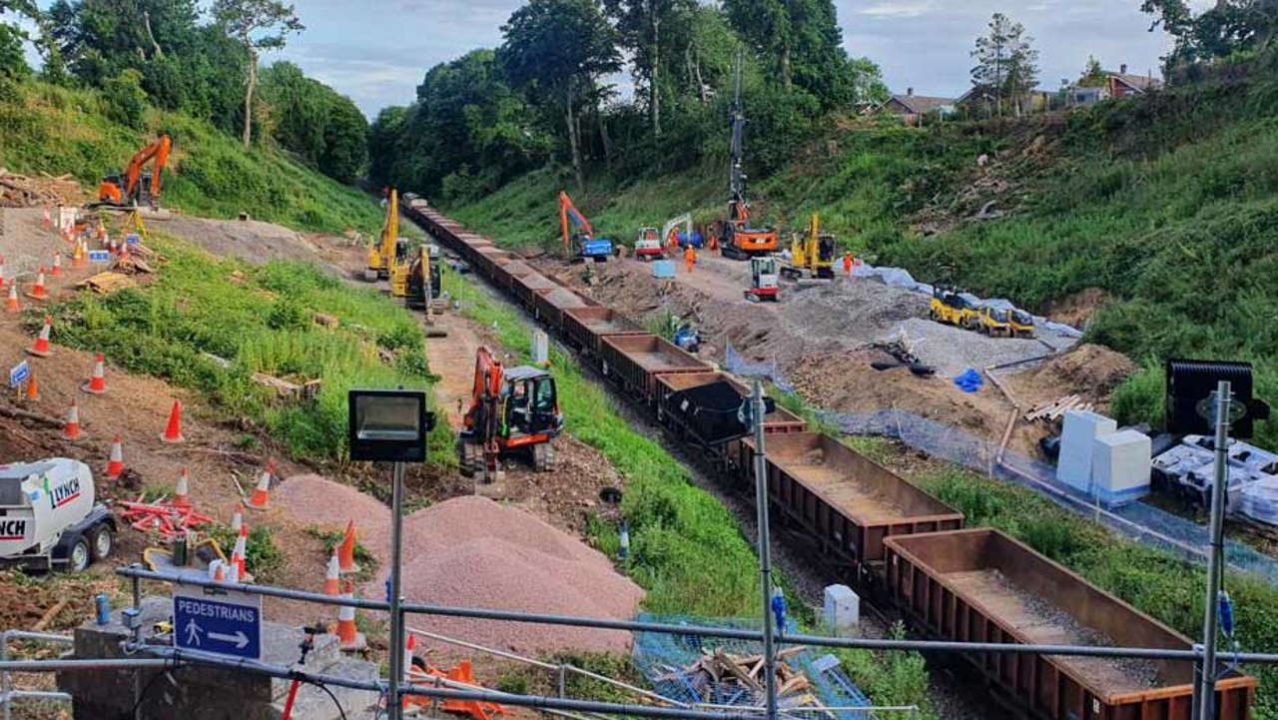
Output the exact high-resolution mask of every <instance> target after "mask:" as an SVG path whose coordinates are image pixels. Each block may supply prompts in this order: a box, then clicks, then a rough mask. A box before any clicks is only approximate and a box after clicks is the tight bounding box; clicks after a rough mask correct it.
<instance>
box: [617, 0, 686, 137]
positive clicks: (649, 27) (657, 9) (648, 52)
mask: <svg viewBox="0 0 1278 720" xmlns="http://www.w3.org/2000/svg"><path fill="white" fill-rule="evenodd" d="M604 7H605V9H606V10H607V11H608V14H609V15H611V16H612V17H613V18H615V20H616V22H617V32H618V34H619V37H620V42H621V46H622V47H624V48H625V49H627V50H629V51H630V53H631V55H632V57H633V63H634V76H635V80H636V81H637V82H638V84H641V85H646V86H647V89H648V119H649V122H650V123H651V126H652V134H653V135H654V136H657V137H660V135H661V95H662V92H663V91H664V90H665V87H664V86H663V80H664V77H663V75H662V72H663V70H664V65H665V64H666V63H670V62H674V61H675V59H676V58H683V57H684V56H685V54H686V51H687V48H688V46H689V43H690V41H691V33H690V32H688V27H689V25H690V21H691V20H692V17H693V13H694V11H695V9H696V1H695V0H604ZM663 28H665V31H664V32H663V30H662V29H663Z"/></svg>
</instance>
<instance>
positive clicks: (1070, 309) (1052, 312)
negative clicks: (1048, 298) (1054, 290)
mask: <svg viewBox="0 0 1278 720" xmlns="http://www.w3.org/2000/svg"><path fill="white" fill-rule="evenodd" d="M1113 300H1114V296H1112V295H1110V294H1109V293H1107V292H1105V291H1104V290H1102V289H1100V288H1087V289H1086V290H1082V291H1080V292H1076V293H1074V294H1073V295H1070V296H1069V297H1066V298H1063V299H1062V300H1059V301H1057V302H1054V303H1052V304H1051V305H1050V306H1049V307H1048V309H1047V315H1048V317H1050V318H1051V319H1053V320H1055V321H1056V322H1058V323H1064V324H1065V325H1071V326H1073V327H1076V328H1078V329H1079V330H1082V329H1084V328H1086V327H1087V323H1089V322H1091V319H1092V317H1093V316H1095V315H1096V313H1097V312H1099V311H1100V310H1101V308H1103V307H1105V306H1106V305H1108V304H1109V303H1110V302H1112V301H1113Z"/></svg>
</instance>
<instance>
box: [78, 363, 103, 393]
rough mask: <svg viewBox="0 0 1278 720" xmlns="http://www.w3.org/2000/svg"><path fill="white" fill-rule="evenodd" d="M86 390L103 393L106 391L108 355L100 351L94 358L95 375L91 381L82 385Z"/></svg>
mask: <svg viewBox="0 0 1278 720" xmlns="http://www.w3.org/2000/svg"><path fill="white" fill-rule="evenodd" d="M80 389H81V390H83V391H84V392H87V393H90V394H92V395H101V394H103V393H105V392H106V389H107V388H106V357H105V356H103V355H102V353H98V354H97V355H96V356H95V357H94V358H93V375H91V376H90V377H89V381H88V382H87V383H84V384H83V385H81V386H80Z"/></svg>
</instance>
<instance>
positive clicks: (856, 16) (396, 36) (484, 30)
mask: <svg viewBox="0 0 1278 720" xmlns="http://www.w3.org/2000/svg"><path fill="white" fill-rule="evenodd" d="M294 2H295V3H296V7H297V12H298V14H299V15H300V16H301V18H302V21H303V22H304V23H305V24H306V28H307V29H306V32H304V33H303V34H302V35H300V36H297V37H294V38H291V39H290V41H289V45H288V47H287V48H285V49H284V50H283V51H281V52H275V53H269V54H267V56H266V57H265V58H264V61H265V62H268V63H269V62H271V60H272V59H273V58H283V59H287V60H291V61H293V62H295V63H297V64H298V65H300V66H301V67H302V68H303V69H304V70H305V71H306V72H307V74H309V75H311V76H313V77H315V78H318V79H319V80H321V81H323V82H325V83H327V84H329V85H331V86H333V87H334V88H336V89H337V90H338V91H339V92H342V93H344V94H346V95H349V96H350V97H351V98H352V99H353V100H355V102H356V103H357V104H358V105H359V106H360V108H361V109H362V110H363V111H364V113H365V114H367V115H368V116H369V117H370V118H371V117H373V116H375V115H376V114H377V111H378V110H380V109H381V108H383V107H386V106H387V105H404V104H407V103H409V102H412V101H413V99H414V96H415V90H416V87H417V84H418V83H419V82H421V79H422V76H423V75H425V73H426V70H427V69H429V68H430V67H431V66H432V65H435V64H436V63H439V62H443V61H446V60H451V59H452V58H455V57H457V56H459V55H461V54H463V53H465V52H467V51H469V50H473V49H475V48H480V47H495V46H496V45H498V44H499V43H500V42H501V29H500V28H501V25H502V23H504V22H505V21H506V19H507V18H508V17H510V14H511V12H513V11H514V10H515V9H516V8H517V7H519V6H520V5H521V4H522V3H521V0H382V1H380V2H371V1H369V0H294ZM1190 2H1191V4H1192V5H1194V6H1196V7H1198V8H1202V7H1205V6H1207V5H1209V4H1210V3H1212V2H1214V0H1190ZM42 4H46V3H45V2H43V1H42ZM835 5H836V6H837V7H838V11H839V24H840V25H841V26H842V27H843V44H844V46H845V47H846V48H847V50H848V52H850V53H852V54H853V55H866V56H869V57H870V58H871V59H872V60H874V61H875V62H877V63H878V64H879V66H880V67H882V68H883V75H884V77H885V79H886V80H887V83H888V86H889V87H890V88H892V90H893V91H894V92H905V89H906V88H907V87H913V88H915V91H916V92H917V93H919V94H922V95H940V96H948V97H957V96H958V95H961V94H962V93H963V92H964V91H966V90H967V88H968V87H969V79H968V77H969V76H968V71H969V70H970V68H971V57H970V55H969V53H970V52H971V49H972V44H973V42H974V40H975V38H976V37H977V36H978V35H980V34H982V32H983V31H984V30H985V27H986V24H987V23H988V22H989V19H990V16H991V15H992V14H993V13H995V12H1000V11H1001V12H1005V13H1007V14H1008V15H1010V16H1011V17H1012V18H1013V19H1014V20H1017V21H1019V22H1021V23H1023V24H1024V25H1025V27H1026V29H1027V30H1028V31H1029V33H1030V34H1031V35H1032V36H1033V37H1034V38H1035V39H1036V45H1037V47H1038V48H1039V50H1040V52H1041V54H1042V57H1041V61H1040V65H1041V67H1042V74H1041V76H1040V77H1041V84H1042V86H1043V87H1044V88H1049V89H1055V88H1057V87H1059V86H1060V81H1061V80H1062V79H1063V78H1070V79H1073V78H1075V77H1077V76H1078V74H1079V73H1080V72H1081V71H1082V69H1083V67H1084V65H1085V64H1086V62H1087V56H1088V55H1089V54H1091V55H1095V56H1096V57H1097V58H1098V59H1100V61H1101V62H1102V63H1103V64H1104V65H1105V67H1107V68H1113V69H1118V67H1119V65H1121V64H1123V63H1126V64H1127V65H1128V66H1129V70H1130V72H1132V73H1136V74H1145V73H1147V72H1150V71H1153V72H1154V73H1155V74H1157V72H1158V65H1159V57H1160V56H1161V55H1163V54H1164V53H1165V52H1166V51H1167V49H1168V48H1169V46H1170V42H1169V40H1168V39H1167V37H1166V36H1165V35H1164V34H1163V33H1162V32H1157V33H1150V32H1148V29H1149V17H1148V16H1146V15H1143V14H1142V13H1141V12H1140V11H1139V7H1140V0H835ZM622 85H624V83H622ZM623 92H624V87H623Z"/></svg>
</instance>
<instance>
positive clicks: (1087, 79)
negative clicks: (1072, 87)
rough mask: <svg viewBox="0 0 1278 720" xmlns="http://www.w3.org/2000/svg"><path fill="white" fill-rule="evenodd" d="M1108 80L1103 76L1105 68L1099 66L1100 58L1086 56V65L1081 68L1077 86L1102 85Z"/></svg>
mask: <svg viewBox="0 0 1278 720" xmlns="http://www.w3.org/2000/svg"><path fill="white" fill-rule="evenodd" d="M1108 82H1109V80H1108V79H1107V78H1106V76H1105V68H1103V67H1101V64H1100V60H1097V59H1096V58H1095V57H1093V56H1091V55H1088V56H1087V67H1085V68H1083V74H1082V75H1081V76H1080V77H1079V80H1078V86H1079V87H1104V86H1105V84H1106V83H1108Z"/></svg>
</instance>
